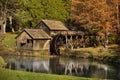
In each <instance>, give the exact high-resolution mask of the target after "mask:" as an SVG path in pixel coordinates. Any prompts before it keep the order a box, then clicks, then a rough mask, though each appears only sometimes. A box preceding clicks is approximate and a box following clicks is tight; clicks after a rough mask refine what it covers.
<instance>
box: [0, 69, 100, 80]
mask: <svg viewBox="0 0 120 80" xmlns="http://www.w3.org/2000/svg"><path fill="white" fill-rule="evenodd" d="M0 80H101V79H93V78H83V77H74V76H64V75H53V74H44V73H31V72H23V71H13V70H8V69H2V68H0Z"/></svg>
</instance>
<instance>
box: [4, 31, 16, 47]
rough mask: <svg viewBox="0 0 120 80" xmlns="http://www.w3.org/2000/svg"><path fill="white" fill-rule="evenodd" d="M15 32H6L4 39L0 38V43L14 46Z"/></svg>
mask: <svg viewBox="0 0 120 80" xmlns="http://www.w3.org/2000/svg"><path fill="white" fill-rule="evenodd" d="M16 35H17V34H13V33H6V34H5V38H4V40H2V44H3V45H6V46H9V47H11V48H14V47H15V45H16V44H15V37H16Z"/></svg>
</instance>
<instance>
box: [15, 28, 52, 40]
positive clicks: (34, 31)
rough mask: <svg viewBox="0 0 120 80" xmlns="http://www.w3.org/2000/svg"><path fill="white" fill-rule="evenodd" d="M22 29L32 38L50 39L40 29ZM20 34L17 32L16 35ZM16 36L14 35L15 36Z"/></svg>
mask: <svg viewBox="0 0 120 80" xmlns="http://www.w3.org/2000/svg"><path fill="white" fill-rule="evenodd" d="M24 31H25V32H26V33H27V34H28V35H29V36H30V37H32V38H33V39H51V37H50V36H49V35H48V34H47V33H46V32H44V31H43V30H42V29H24V30H23V31H22V32H24ZM22 32H21V33H20V34H22ZM20 34H18V36H19V35H20ZM18 36H16V38H17V37H18Z"/></svg>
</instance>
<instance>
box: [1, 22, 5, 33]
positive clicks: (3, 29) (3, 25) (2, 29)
mask: <svg viewBox="0 0 120 80" xmlns="http://www.w3.org/2000/svg"><path fill="white" fill-rule="evenodd" d="M1 33H2V34H6V20H4V21H3V24H2V25H1Z"/></svg>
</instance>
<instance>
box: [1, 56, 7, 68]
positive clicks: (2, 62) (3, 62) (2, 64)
mask: <svg viewBox="0 0 120 80" xmlns="http://www.w3.org/2000/svg"><path fill="white" fill-rule="evenodd" d="M5 65H6V63H5V61H4V59H3V58H2V57H1V56H0V67H4V66H5Z"/></svg>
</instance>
